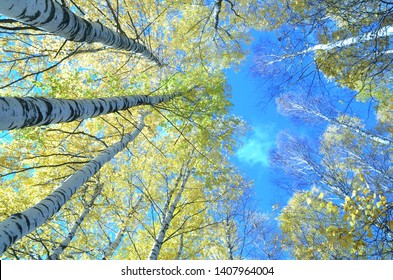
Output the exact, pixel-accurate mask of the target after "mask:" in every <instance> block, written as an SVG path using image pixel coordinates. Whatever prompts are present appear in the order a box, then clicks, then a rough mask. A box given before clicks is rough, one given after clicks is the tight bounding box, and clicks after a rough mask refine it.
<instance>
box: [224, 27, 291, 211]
mask: <svg viewBox="0 0 393 280" xmlns="http://www.w3.org/2000/svg"><path fill="white" fill-rule="evenodd" d="M254 35H257V36H256V39H255V40H254V42H253V43H252V45H251V46H249V47H250V48H252V47H254V46H255V45H256V44H258V42H259V39H260V38H262V37H264V36H265V34H263V33H259V34H256V33H254ZM268 36H271V34H269V35H268ZM252 59H253V56H252V52H250V55H249V56H248V57H247V59H246V60H245V61H243V63H242V64H241V67H240V68H239V69H238V71H235V70H233V69H230V70H227V71H226V76H227V78H228V83H229V85H230V86H231V88H232V92H231V93H232V102H233V104H234V107H233V114H235V115H238V116H241V117H242V118H243V119H244V120H245V121H246V122H247V123H248V125H249V126H250V127H251V128H252V130H251V131H250V132H249V133H248V134H247V135H246V137H245V138H244V139H242V142H243V145H242V147H241V148H240V149H238V150H237V151H236V154H235V157H233V159H232V160H233V162H234V163H235V164H236V165H237V166H238V167H239V169H240V171H241V172H242V173H243V175H244V176H245V177H246V178H247V179H251V180H253V181H254V186H255V191H256V195H257V200H258V201H259V206H260V208H261V210H262V211H270V210H271V209H272V206H273V205H274V204H276V203H278V202H280V203H283V202H284V203H285V201H278V200H279V199H280V197H279V196H277V195H276V194H277V189H276V187H275V185H274V184H273V183H272V176H271V175H272V172H273V169H272V168H271V167H270V165H269V151H270V149H272V148H274V147H275V142H276V137H277V135H278V133H279V132H280V131H281V130H284V129H286V130H290V129H291V128H293V125H292V124H291V123H290V121H289V120H288V119H286V118H285V117H283V116H281V115H279V114H278V113H277V112H276V108H275V104H274V102H273V101H272V102H270V103H268V104H261V100H262V98H263V95H264V94H265V90H266V89H265V88H264V87H263V85H262V84H261V81H259V80H258V78H257V77H255V76H253V75H252V74H251V72H250V67H251V65H252Z"/></svg>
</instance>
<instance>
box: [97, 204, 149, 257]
mask: <svg viewBox="0 0 393 280" xmlns="http://www.w3.org/2000/svg"><path fill="white" fill-rule="evenodd" d="M142 198H143V196H141V197H140V198H139V199H138V201H137V203H136V204H135V206H133V207H132V209H131V211H130V212H129V213H128V215H127V217H126V220H125V221H123V225H122V226H121V228H120V229H119V230H118V231H117V234H116V237H115V239H114V240H113V241H112V242H110V244H109V246H108V248H107V249H106V250H105V251H104V256H103V257H102V259H103V260H107V259H109V258H111V257H112V255H113V253H114V252H115V251H116V249H117V248H118V247H119V245H120V242H121V241H122V240H123V237H124V235H125V233H126V231H127V223H128V220H129V219H130V217H131V215H133V214H134V213H135V212H136V211H137V209H138V206H139V204H140V203H141V202H142Z"/></svg>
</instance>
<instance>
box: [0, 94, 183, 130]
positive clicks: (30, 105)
mask: <svg viewBox="0 0 393 280" xmlns="http://www.w3.org/2000/svg"><path fill="white" fill-rule="evenodd" d="M178 95H180V94H173V95H164V96H146V95H145V96H141V95H139V96H124V97H113V98H110V97H108V98H105V99H103V98H100V99H91V100H88V99H82V100H67V99H53V98H40V97H37V98H34V97H25V98H16V97H0V119H1V121H0V130H10V129H15V128H24V127H29V126H35V125H49V124H55V123H61V122H71V121H74V120H78V119H79V120H83V119H86V118H92V117H97V116H100V115H105V114H108V113H113V112H117V111H120V110H126V109H129V108H131V107H134V106H138V105H152V106H153V105H156V104H158V103H161V102H168V101H170V100H171V99H173V98H174V97H176V96H178Z"/></svg>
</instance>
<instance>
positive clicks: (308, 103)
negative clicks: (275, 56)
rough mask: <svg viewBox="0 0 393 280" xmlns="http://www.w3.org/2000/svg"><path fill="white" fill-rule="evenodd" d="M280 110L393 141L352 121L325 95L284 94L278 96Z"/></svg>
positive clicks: (381, 140)
mask: <svg viewBox="0 0 393 280" xmlns="http://www.w3.org/2000/svg"><path fill="white" fill-rule="evenodd" d="M276 104H277V106H278V111H279V112H280V113H281V114H283V115H287V116H292V117H293V118H295V119H298V120H302V121H305V122H312V121H313V120H315V119H316V121H324V122H327V123H329V124H332V125H336V126H339V127H342V128H343V129H348V130H351V131H352V132H353V133H356V134H358V135H359V136H360V137H365V138H366V139H368V140H370V141H374V142H377V143H378V144H382V145H386V146H389V145H392V144H393V141H392V140H391V139H389V138H388V137H384V136H383V135H378V134H377V132H372V131H369V130H367V129H365V128H363V127H362V126H361V125H356V124H355V121H351V117H350V116H345V115H344V114H340V113H339V112H338V111H337V109H335V108H334V106H333V105H332V104H330V102H329V101H328V100H327V98H324V97H312V96H309V97H304V96H302V95H301V94H297V95H295V94H282V95H281V96H280V97H277V98H276Z"/></svg>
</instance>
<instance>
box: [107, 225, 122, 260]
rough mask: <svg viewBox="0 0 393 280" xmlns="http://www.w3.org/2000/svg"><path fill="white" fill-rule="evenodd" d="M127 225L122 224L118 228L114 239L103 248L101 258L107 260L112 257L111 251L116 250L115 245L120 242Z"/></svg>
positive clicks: (117, 245)
mask: <svg viewBox="0 0 393 280" xmlns="http://www.w3.org/2000/svg"><path fill="white" fill-rule="evenodd" d="M126 229H127V226H126V225H125V224H123V226H122V227H121V228H120V229H119V230H118V232H117V234H116V237H115V239H114V240H113V242H111V243H110V245H109V247H108V248H107V249H106V250H105V252H104V256H103V257H102V259H103V260H108V259H109V258H110V257H112V255H113V253H114V252H115V251H116V249H117V247H119V245H120V242H121V241H122V240H123V237H124V234H125V232H126Z"/></svg>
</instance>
